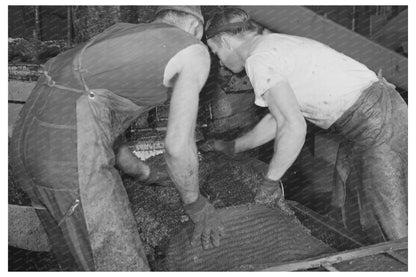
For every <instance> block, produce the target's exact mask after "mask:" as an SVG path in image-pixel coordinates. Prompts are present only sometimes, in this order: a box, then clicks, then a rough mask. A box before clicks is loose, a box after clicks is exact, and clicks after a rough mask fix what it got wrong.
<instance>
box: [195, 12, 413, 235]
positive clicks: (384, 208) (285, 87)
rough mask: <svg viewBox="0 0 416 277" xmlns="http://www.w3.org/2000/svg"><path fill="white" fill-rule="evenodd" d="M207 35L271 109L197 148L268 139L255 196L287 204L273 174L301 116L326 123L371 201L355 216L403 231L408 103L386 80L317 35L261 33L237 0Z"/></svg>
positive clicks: (291, 154) (295, 148)
mask: <svg viewBox="0 0 416 277" xmlns="http://www.w3.org/2000/svg"><path fill="white" fill-rule="evenodd" d="M206 36H207V44H208V46H209V47H210V48H211V50H212V52H213V53H214V54H216V55H217V56H218V57H219V59H220V61H221V63H222V65H224V66H226V67H227V68H228V69H230V70H231V71H233V72H234V73H238V72H241V71H242V70H244V69H245V70H246V73H247V75H248V77H249V78H250V81H251V83H252V85H253V88H254V92H255V97H256V98H255V104H257V105H258V106H262V107H268V108H269V110H270V113H269V114H267V115H266V116H265V117H264V118H263V119H262V120H261V121H260V122H259V123H258V124H257V125H256V127H254V129H253V130H251V131H250V132H248V133H247V134H245V135H244V136H242V137H239V138H237V139H235V140H233V141H222V140H210V141H208V142H207V143H206V144H205V145H203V146H202V150H205V151H219V152H223V153H226V154H230V155H234V154H236V153H239V152H242V151H245V150H248V149H252V148H254V147H257V146H259V145H262V144H264V143H266V142H268V141H270V140H273V139H274V140H275V142H274V155H273V158H272V160H271V162H270V165H269V169H268V172H267V174H266V175H265V176H264V182H263V185H262V186H261V187H260V189H259V190H258V192H257V194H256V197H255V201H256V202H257V203H266V204H270V203H277V204H278V205H279V206H280V207H281V208H283V209H284V210H288V208H287V206H286V204H285V202H284V199H283V198H284V196H283V194H282V191H281V183H280V181H279V180H280V179H281V178H282V176H283V174H284V173H285V172H286V171H287V169H288V168H289V167H290V166H291V165H292V163H293V162H294V161H295V159H296V157H297V156H298V154H299V152H300V150H301V148H302V146H303V144H304V141H305V135H306V122H305V119H306V120H308V121H309V122H311V123H314V124H315V125H317V126H319V127H321V128H323V129H328V128H330V127H331V128H332V129H334V130H336V131H337V132H339V133H340V134H341V135H342V136H343V137H344V138H345V140H346V141H348V142H350V143H351V144H352V146H351V151H352V153H351V157H352V164H353V170H356V171H357V172H358V174H359V175H358V176H360V185H359V188H358V189H359V190H362V193H361V196H360V197H363V199H364V197H365V199H366V200H363V199H361V200H362V201H367V202H368V203H371V204H370V205H369V208H366V211H365V212H361V215H362V218H361V222H362V223H363V222H364V223H365V222H368V218H372V220H373V222H372V223H371V224H373V225H374V224H377V226H380V227H381V230H382V232H383V234H384V235H386V236H387V238H388V239H397V238H402V237H406V236H407V105H406V104H405V102H404V101H403V99H401V97H400V95H399V94H398V93H397V92H396V91H395V90H394V88H393V86H392V85H390V84H388V83H387V82H386V81H385V80H384V79H382V78H381V76H380V77H378V76H377V75H376V74H375V73H374V72H373V71H371V70H369V69H368V68H367V67H366V66H365V65H363V64H361V63H359V62H357V61H355V60H353V59H352V58H350V57H347V56H345V55H343V54H342V53H339V52H337V51H335V50H333V49H331V48H330V47H328V46H326V45H324V44H322V43H319V42H317V41H314V40H311V39H307V38H303V37H297V36H291V35H285V34H264V33H261V30H260V29H259V26H258V25H257V24H255V23H254V22H253V21H251V19H250V18H249V16H248V15H247V14H246V13H245V12H244V11H243V10H240V9H237V8H227V9H224V10H222V11H221V12H219V13H217V14H215V15H214V16H213V17H212V19H211V20H210V21H209V23H208V24H207V27H206ZM354 176H356V175H354ZM348 183H352V182H351V180H347V185H348ZM363 215H364V216H363ZM365 215H367V217H366V216H365ZM370 221H371V220H370ZM371 224H367V225H371ZM362 225H363V228H364V229H366V228H367V227H368V226H365V225H366V224H362Z"/></svg>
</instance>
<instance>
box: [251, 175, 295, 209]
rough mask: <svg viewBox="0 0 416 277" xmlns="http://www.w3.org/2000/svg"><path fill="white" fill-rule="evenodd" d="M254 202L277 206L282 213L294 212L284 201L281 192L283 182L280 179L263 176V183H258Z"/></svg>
mask: <svg viewBox="0 0 416 277" xmlns="http://www.w3.org/2000/svg"><path fill="white" fill-rule="evenodd" d="M254 202H255V203H256V204H265V205H271V206H276V207H279V208H280V209H281V210H282V211H283V212H284V213H286V214H288V215H293V214H294V212H293V211H292V210H291V209H290V207H289V206H288V205H287V203H286V201H285V195H284V192H283V184H282V182H281V181H280V180H277V181H273V180H270V179H269V178H267V177H266V176H264V177H263V183H262V184H261V185H260V187H259V188H258V190H257V192H256V196H255V197H254Z"/></svg>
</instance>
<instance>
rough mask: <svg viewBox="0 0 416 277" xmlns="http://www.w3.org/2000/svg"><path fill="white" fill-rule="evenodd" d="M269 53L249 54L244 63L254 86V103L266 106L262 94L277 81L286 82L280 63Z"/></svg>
mask: <svg viewBox="0 0 416 277" xmlns="http://www.w3.org/2000/svg"><path fill="white" fill-rule="evenodd" d="M281 63H284V61H279V60H276V56H275V55H273V54H271V53H267V52H265V53H258V54H254V55H252V56H250V57H249V58H248V59H247V60H246V63H245V68H246V73H247V76H248V77H249V79H250V82H251V84H252V86H253V88H254V94H255V96H256V97H255V101H254V103H255V104H256V105H257V106H260V107H267V103H266V101H265V100H264V98H263V94H264V93H265V92H266V91H268V90H269V89H270V88H272V87H273V86H275V85H276V84H277V83H279V82H287V78H286V77H285V74H284V72H283V71H282V64H281Z"/></svg>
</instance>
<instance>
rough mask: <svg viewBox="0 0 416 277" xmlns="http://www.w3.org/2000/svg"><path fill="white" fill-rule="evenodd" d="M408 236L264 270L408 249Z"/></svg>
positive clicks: (313, 265) (298, 267)
mask: <svg viewBox="0 0 416 277" xmlns="http://www.w3.org/2000/svg"><path fill="white" fill-rule="evenodd" d="M407 248H408V244H407V238H404V239H400V240H396V241H388V242H382V243H378V244H374V245H370V246H365V247H361V248H358V249H354V250H348V251H343V252H338V253H335V254H330V255H323V256H321V257H319V258H313V259H306V260H303V261H299V262H293V263H286V264H280V265H277V266H273V267H269V268H266V269H263V271H296V270H306V269H310V268H317V267H321V266H324V265H325V266H327V265H328V264H330V265H332V264H336V263H340V262H345V261H349V260H354V259H358V258H362V257H367V256H371V255H376V254H382V253H386V252H387V251H396V250H403V249H407Z"/></svg>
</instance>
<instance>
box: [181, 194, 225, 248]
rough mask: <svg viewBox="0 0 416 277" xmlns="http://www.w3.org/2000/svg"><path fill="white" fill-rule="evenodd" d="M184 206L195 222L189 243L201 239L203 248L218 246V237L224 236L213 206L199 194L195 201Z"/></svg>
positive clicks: (222, 226)
mask: <svg viewBox="0 0 416 277" xmlns="http://www.w3.org/2000/svg"><path fill="white" fill-rule="evenodd" d="M184 208H185V212H186V214H187V215H188V216H189V217H190V218H191V220H192V221H193V222H194V224H195V227H194V232H193V235H192V238H191V244H192V245H195V244H196V243H198V240H199V239H201V242H202V247H203V248H204V249H209V248H212V246H214V247H218V246H219V245H220V237H222V236H224V225H223V224H222V222H221V220H220V218H219V216H218V214H217V212H216V211H215V208H214V206H212V205H211V204H210V203H209V202H208V200H207V199H206V198H205V197H203V196H202V195H199V197H198V199H197V200H196V201H195V202H193V203H190V204H187V205H185V206H184Z"/></svg>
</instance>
